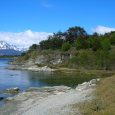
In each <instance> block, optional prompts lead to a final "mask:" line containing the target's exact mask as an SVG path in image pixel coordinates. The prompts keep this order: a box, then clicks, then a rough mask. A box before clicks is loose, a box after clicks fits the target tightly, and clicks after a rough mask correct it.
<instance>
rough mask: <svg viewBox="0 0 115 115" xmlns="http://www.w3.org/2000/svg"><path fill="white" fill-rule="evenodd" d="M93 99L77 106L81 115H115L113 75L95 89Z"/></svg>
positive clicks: (103, 80)
mask: <svg viewBox="0 0 115 115" xmlns="http://www.w3.org/2000/svg"><path fill="white" fill-rule="evenodd" d="M95 95H96V97H95V99H93V100H92V101H90V102H89V101H88V102H85V103H82V104H80V105H78V107H79V108H80V110H81V113H82V114H83V115H115V75H113V76H112V77H109V78H104V79H102V80H101V81H100V83H99V84H98V85H97V87H96V91H95Z"/></svg>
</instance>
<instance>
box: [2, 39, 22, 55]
mask: <svg viewBox="0 0 115 115" xmlns="http://www.w3.org/2000/svg"><path fill="white" fill-rule="evenodd" d="M22 52H23V51H22V50H20V49H19V48H17V47H16V46H15V45H10V44H8V43H7V42H5V41H0V55H20V54H21V53H22Z"/></svg>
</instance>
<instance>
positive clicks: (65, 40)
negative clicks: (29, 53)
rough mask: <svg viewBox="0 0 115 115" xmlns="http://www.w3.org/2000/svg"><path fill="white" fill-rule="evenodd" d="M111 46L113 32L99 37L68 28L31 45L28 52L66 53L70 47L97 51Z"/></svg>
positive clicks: (81, 30)
mask: <svg viewBox="0 0 115 115" xmlns="http://www.w3.org/2000/svg"><path fill="white" fill-rule="evenodd" d="M111 45H115V32H110V33H106V34H104V35H99V34H97V33H93V34H92V35H89V34H88V33H87V32H86V31H85V29H84V28H82V27H78V26H75V27H70V28H69V29H68V30H67V31H65V32H61V31H59V32H57V33H53V35H52V36H49V37H48V39H47V40H43V41H41V42H40V43H39V45H37V44H33V45H32V46H31V47H30V48H29V50H37V49H39V50H46V49H52V50H57V49H61V50H63V51H68V50H69V49H70V48H71V47H75V48H76V50H80V49H92V50H93V51H97V50H98V49H102V50H110V49H111Z"/></svg>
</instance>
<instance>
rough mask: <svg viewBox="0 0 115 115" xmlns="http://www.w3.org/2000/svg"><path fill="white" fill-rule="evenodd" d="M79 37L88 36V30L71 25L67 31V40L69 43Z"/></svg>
mask: <svg viewBox="0 0 115 115" xmlns="http://www.w3.org/2000/svg"><path fill="white" fill-rule="evenodd" d="M79 37H81V38H86V37H87V33H86V31H85V30H84V29H83V28H81V27H78V26H75V27H71V28H69V29H68V30H67V32H66V41H68V42H69V43H74V41H75V40H76V39H77V38H79Z"/></svg>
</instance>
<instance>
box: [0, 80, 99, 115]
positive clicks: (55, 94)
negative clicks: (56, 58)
mask: <svg viewBox="0 0 115 115" xmlns="http://www.w3.org/2000/svg"><path fill="white" fill-rule="evenodd" d="M98 81H99V79H93V80H91V81H89V82H84V83H82V84H79V85H78V86H77V87H76V88H75V89H72V88H71V87H67V86H54V87H42V88H30V89H28V90H27V91H26V92H22V93H19V94H17V95H16V96H14V97H12V98H9V99H7V103H6V105H5V106H4V107H3V108H0V113H1V114H2V115H7V114H9V115H13V114H21V115H29V114H30V115H38V113H39V115H54V114H55V115H61V114H63V115H69V114H73V115H74V114H80V111H79V110H77V109H76V110H73V105H74V104H79V103H80V102H84V101H86V100H91V99H93V98H94V97H93V91H94V90H95V86H96V84H97V82H98Z"/></svg>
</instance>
